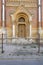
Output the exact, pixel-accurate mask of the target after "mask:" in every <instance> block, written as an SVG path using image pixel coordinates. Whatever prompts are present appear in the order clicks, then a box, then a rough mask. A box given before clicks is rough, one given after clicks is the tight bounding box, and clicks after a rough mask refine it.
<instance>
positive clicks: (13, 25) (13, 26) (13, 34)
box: [11, 15, 15, 37]
mask: <svg viewBox="0 0 43 65" xmlns="http://www.w3.org/2000/svg"><path fill="white" fill-rule="evenodd" d="M11 18H12V37H15V24H14V21H15V19H14V16H13V15H11Z"/></svg>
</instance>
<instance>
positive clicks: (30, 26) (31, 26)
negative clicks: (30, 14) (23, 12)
mask: <svg viewBox="0 0 43 65" xmlns="http://www.w3.org/2000/svg"><path fill="white" fill-rule="evenodd" d="M31 37H32V26H31V24H30V38H31Z"/></svg>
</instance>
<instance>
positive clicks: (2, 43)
mask: <svg viewBox="0 0 43 65" xmlns="http://www.w3.org/2000/svg"><path fill="white" fill-rule="evenodd" d="M2 53H4V50H3V33H2Z"/></svg>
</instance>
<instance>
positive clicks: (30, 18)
mask: <svg viewBox="0 0 43 65" xmlns="http://www.w3.org/2000/svg"><path fill="white" fill-rule="evenodd" d="M29 22H30V38H31V37H32V25H31V22H32V16H30V17H29Z"/></svg>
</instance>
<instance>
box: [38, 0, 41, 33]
mask: <svg viewBox="0 0 43 65" xmlns="http://www.w3.org/2000/svg"><path fill="white" fill-rule="evenodd" d="M38 5H39V8H38V12H39V14H38V16H39V18H38V19H39V20H38V21H39V34H40V33H41V0H38Z"/></svg>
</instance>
